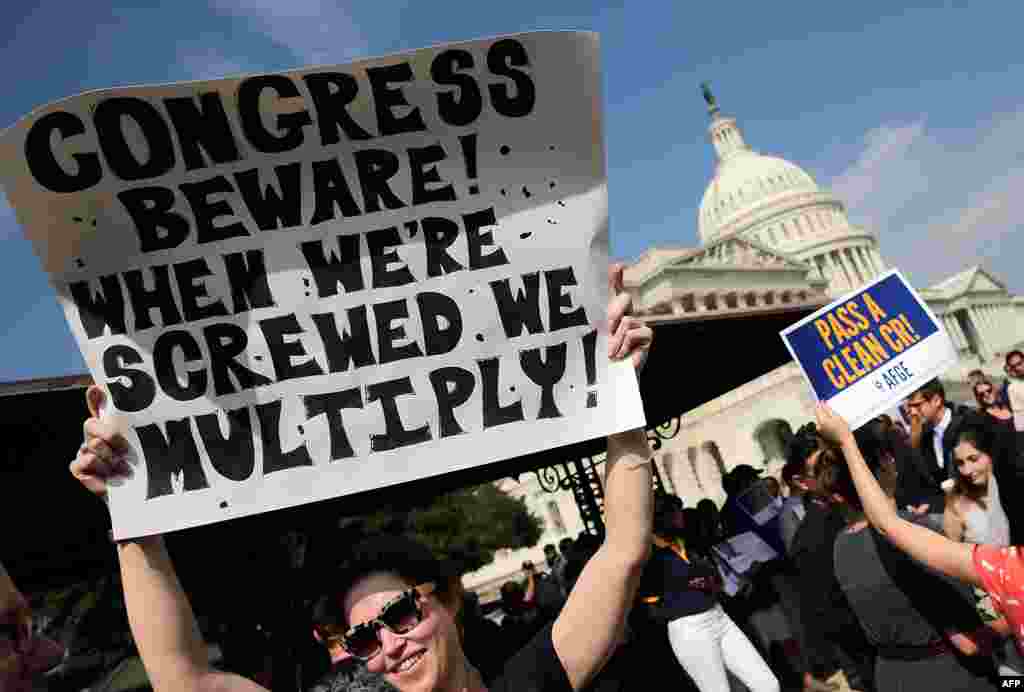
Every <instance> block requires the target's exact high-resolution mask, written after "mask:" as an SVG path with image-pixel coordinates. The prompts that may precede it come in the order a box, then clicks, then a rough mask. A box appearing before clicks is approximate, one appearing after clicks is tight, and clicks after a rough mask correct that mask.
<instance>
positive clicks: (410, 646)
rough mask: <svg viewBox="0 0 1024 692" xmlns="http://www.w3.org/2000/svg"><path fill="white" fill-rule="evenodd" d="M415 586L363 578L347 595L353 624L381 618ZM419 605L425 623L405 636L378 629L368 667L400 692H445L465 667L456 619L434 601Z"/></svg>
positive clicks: (389, 577) (389, 578)
mask: <svg viewBox="0 0 1024 692" xmlns="http://www.w3.org/2000/svg"><path fill="white" fill-rule="evenodd" d="M412 586H413V585H412V584H410V583H408V582H407V581H406V580H404V579H402V578H401V577H399V576H398V575H396V574H391V573H374V574H370V575H367V576H365V577H363V578H362V579H360V580H359V581H357V582H356V583H355V584H353V585H352V588H351V589H349V590H348V593H346V594H345V602H344V607H345V614H346V619H347V621H348V623H349V625H350V626H352V625H358V624H360V623H364V622H367V621H370V620H373V619H375V618H377V617H378V616H379V615H380V612H381V609H382V608H383V607H384V606H386V605H388V604H389V603H390V602H392V601H394V599H395V598H397V597H399V596H401V595H402V594H403V593H404V592H406V591H408V590H409V589H410V588H412ZM419 604H420V608H421V611H422V613H423V618H422V620H421V621H420V622H419V624H417V625H416V626H415V627H413V628H412V629H411V630H409V631H408V632H406V633H405V634H395V633H394V632H391V631H389V630H388V629H387V628H386V627H381V628H380V629H379V631H378V636H379V637H380V642H381V648H380V651H379V652H378V653H377V654H376V655H375V656H374V657H373V658H371V659H370V660H369V661H367V662H366V666H367V668H369V670H370V671H372V672H375V673H381V674H383V675H384V676H385V677H386V678H387V680H388V682H390V683H391V684H392V685H394V686H395V687H396V688H398V689H399V690H401V692H444V691H445V690H449V689H451V688H452V686H453V685H454V684H455V682H456V681H457V679H458V676H459V675H460V674H461V673H462V672H463V671H464V668H465V664H464V660H463V654H462V647H461V646H460V644H459V635H458V628H457V627H456V625H455V616H454V613H453V612H452V611H451V610H450V609H449V608H448V607H446V606H445V605H444V604H443V603H442V602H441V601H440V600H439V599H438V598H437V597H436V596H433V595H431V596H424V597H422V598H421V599H420V601H419Z"/></svg>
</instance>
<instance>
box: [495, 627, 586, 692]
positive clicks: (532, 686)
mask: <svg viewBox="0 0 1024 692" xmlns="http://www.w3.org/2000/svg"><path fill="white" fill-rule="evenodd" d="M553 626H554V625H553V624H551V625H547V626H545V627H544V629H542V630H541V631H540V632H538V633H537V635H536V636H535V637H534V638H533V639H531V640H530V642H529V643H528V644H527V645H526V646H524V647H523V648H522V649H521V650H520V651H519V653H517V654H516V655H515V656H513V657H512V659H511V660H510V661H509V662H508V663H506V664H505V669H504V670H503V671H502V673H501V675H499V676H498V678H497V679H496V680H495V681H494V682H492V683H491V685H490V687H489V692H572V685H571V684H570V683H569V675H568V674H567V673H566V672H565V668H563V667H562V662H561V661H560V660H559V658H558V654H556V653H555V644H554V641H553V640H552V639H551V629H552V627H553Z"/></svg>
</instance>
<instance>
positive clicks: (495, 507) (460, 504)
mask: <svg viewBox="0 0 1024 692" xmlns="http://www.w3.org/2000/svg"><path fill="white" fill-rule="evenodd" d="M366 528H367V529H369V530H370V531H383V532H401V533H404V534H406V535H408V536H410V537H411V538H415V539H416V540H418V541H420V542H422V543H423V544H424V545H426V546H428V547H430V548H431V549H432V550H433V551H434V554H435V555H437V557H439V558H441V559H444V560H452V561H455V562H457V563H459V564H461V565H462V568H463V570H464V571H466V572H472V571H473V570H477V569H480V568H481V567H483V566H485V565H488V564H490V563H491V562H493V561H494V554H495V552H497V551H498V550H501V549H503V548H511V549H516V548H530V547H533V546H535V545H537V542H538V541H540V537H541V535H542V534H543V532H544V524H543V521H542V520H541V519H540V518H539V517H536V516H534V515H533V514H531V513H530V511H529V510H528V509H527V507H526V502H525V501H524V500H522V499H521V498H515V497H512V496H511V495H508V494H506V493H504V492H503V491H501V490H499V489H498V488H497V487H496V486H494V485H491V484H485V485H480V486H476V487H471V488H462V489H460V490H456V491H454V492H451V493H448V494H445V495H441V496H438V497H436V498H433V499H432V501H430V502H429V503H425V504H424V505H422V506H419V507H414V508H407V509H405V510H402V511H381V512H378V513H376V514H374V515H372V516H370V517H367V518H366Z"/></svg>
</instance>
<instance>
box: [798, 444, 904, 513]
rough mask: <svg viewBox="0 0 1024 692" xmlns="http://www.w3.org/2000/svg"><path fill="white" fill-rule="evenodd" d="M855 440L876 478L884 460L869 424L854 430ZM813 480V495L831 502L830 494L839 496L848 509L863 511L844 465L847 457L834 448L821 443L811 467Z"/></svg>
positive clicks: (847, 469)
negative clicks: (818, 453)
mask: <svg viewBox="0 0 1024 692" xmlns="http://www.w3.org/2000/svg"><path fill="white" fill-rule="evenodd" d="M854 437H855V438H856V439H857V447H858V448H859V449H860V453H861V456H863V457H864V461H866V462H867V465H868V468H869V469H870V470H871V473H872V474H873V475H874V476H875V478H876V479H878V477H879V471H880V470H881V468H882V462H883V460H885V459H886V456H887V455H886V454H885V453H884V451H883V449H884V447H883V445H882V442H881V440H879V438H878V435H877V431H876V430H871V429H870V424H869V425H867V426H864V427H863V428H861V429H859V430H857V432H856V433H854ZM814 479H815V482H816V487H817V490H816V493H817V494H819V495H821V496H822V497H824V498H825V499H828V500H831V498H832V496H833V495H839V496H840V497H842V498H843V499H844V500H846V503H847V505H849V507H850V508H851V509H854V510H857V511H863V509H864V506H863V505H862V504H861V501H860V496H859V495H858V494H857V487H856V486H855V485H854V483H853V476H851V475H850V469H849V467H848V466H847V464H846V457H845V456H844V455H843V452H842V450H841V449H840V448H839V447H836V446H835V445H832V444H829V443H823V445H822V447H821V454H820V455H819V456H818V459H817V461H816V462H815V464H814Z"/></svg>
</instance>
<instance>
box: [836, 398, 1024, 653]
mask: <svg viewBox="0 0 1024 692" xmlns="http://www.w3.org/2000/svg"><path fill="white" fill-rule="evenodd" d="M817 416H818V428H819V430H820V431H821V433H822V435H823V436H824V437H826V438H827V439H829V440H830V441H831V442H832V443H834V444H836V445H838V446H839V450H840V451H841V454H842V457H843V459H844V460H845V464H846V466H847V468H848V469H849V476H850V478H851V481H852V483H853V485H854V486H855V488H856V492H857V495H858V496H859V503H860V504H861V506H862V507H863V509H864V516H865V517H866V519H867V521H868V522H870V524H871V525H872V526H874V527H875V529H877V530H878V531H879V532H880V533H881V534H883V535H884V536H885V537H886V538H887V539H888V540H889V542H891V543H892V544H893V545H895V546H896V547H897V548H899V549H901V550H903V551H905V552H906V553H908V554H909V555H910V556H911V557H913V558H914V559H915V560H917V561H918V562H920V563H923V564H925V565H927V566H928V567H930V568H932V569H934V570H936V571H938V572H941V573H942V574H945V575H948V576H951V577H954V578H956V579H960V580H962V581H964V582H967V583H968V584H972V585H974V586H978V587H980V588H982V589H984V590H985V591H986V592H988V594H989V595H990V596H991V597H992V604H993V606H994V607H995V609H996V611H997V612H998V613H999V614H1000V615H1002V616H1003V618H1004V620H1000V621H997V623H1000V624H996V623H993V629H996V631H997V633H1000V634H1002V633H1008V634H1010V635H1012V636H1013V637H1014V639H1015V640H1016V645H1017V649H1018V651H1019V652H1024V557H1022V555H1021V554H1020V552H1019V548H1017V547H1000V546H997V545H979V544H974V543H960V542H957V541H953V540H950V539H949V538H948V537H946V536H945V535H943V534H940V533H937V532H935V531H932V530H930V529H928V528H926V527H924V526H921V525H919V524H917V523H915V522H913V521H910V520H908V519H907V518H905V517H903V516H900V514H899V513H898V512H897V511H896V507H895V505H894V503H893V502H891V501H890V499H889V497H888V495H887V494H886V493H885V491H884V490H883V489H882V487H881V485H880V484H879V482H878V479H876V478H875V476H874V474H873V473H872V470H871V468H869V466H868V464H867V462H866V461H865V460H864V457H863V455H862V454H861V452H860V449H859V448H858V447H857V442H856V440H855V439H854V437H853V433H852V432H851V431H850V426H849V425H848V424H847V423H846V421H845V420H843V419H842V418H841V417H840V416H838V415H836V413H835V412H834V411H832V409H831V408H830V407H829V406H828V405H827V404H824V403H819V404H818V411H817ZM1002 623H1005V625H1003V624H1002ZM1000 630H1003V631H1002V632H1001V631H1000Z"/></svg>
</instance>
